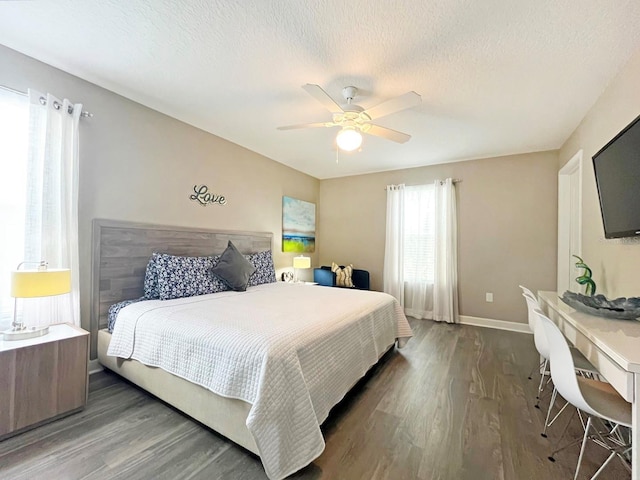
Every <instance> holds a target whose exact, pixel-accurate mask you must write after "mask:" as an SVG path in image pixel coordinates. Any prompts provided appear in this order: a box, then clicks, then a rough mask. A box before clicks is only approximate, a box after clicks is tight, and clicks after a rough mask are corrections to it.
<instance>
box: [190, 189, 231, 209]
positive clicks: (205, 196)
mask: <svg viewBox="0 0 640 480" xmlns="http://www.w3.org/2000/svg"><path fill="white" fill-rule="evenodd" d="M189 199H191V200H193V201H194V202H198V203H199V204H200V205H202V206H203V207H206V206H207V205H216V204H217V205H226V204H227V199H226V198H225V197H224V195H218V194H217V193H211V192H209V187H207V186H206V185H194V186H193V193H192V194H191V195H189Z"/></svg>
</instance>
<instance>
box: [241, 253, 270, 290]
mask: <svg viewBox="0 0 640 480" xmlns="http://www.w3.org/2000/svg"><path fill="white" fill-rule="evenodd" d="M246 257H247V260H249V261H250V262H251V265H253V266H254V267H256V271H255V272H253V275H251V276H250V277H249V283H248V284H247V287H254V286H256V285H262V284H263V283H274V282H275V281H276V270H275V268H274V266H273V257H272V256H271V250H265V251H264V252H258V253H252V254H251V255H246Z"/></svg>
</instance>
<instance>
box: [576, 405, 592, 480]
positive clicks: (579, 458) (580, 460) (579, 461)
mask: <svg viewBox="0 0 640 480" xmlns="http://www.w3.org/2000/svg"><path fill="white" fill-rule="evenodd" d="M590 429H591V417H589V419H588V420H587V427H586V428H585V429H584V437H583V438H582V447H580V456H579V457H578V465H576V474H575V475H574V476H573V480H578V473H579V472H580V466H581V465H582V457H584V450H585V448H586V447H587V439H588V438H589V430H590Z"/></svg>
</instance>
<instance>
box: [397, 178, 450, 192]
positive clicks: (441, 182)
mask: <svg viewBox="0 0 640 480" xmlns="http://www.w3.org/2000/svg"><path fill="white" fill-rule="evenodd" d="M435 181H439V182H440V183H442V182H443V181H444V180H434V182H435ZM452 182H453V183H460V182H462V179H460V178H454V179H453V180H452ZM391 186H392V187H395V186H397V185H391ZM408 186H409V187H410V186H411V185H408ZM387 187H389V185H387V186H386V187H384V189H385V190H387Z"/></svg>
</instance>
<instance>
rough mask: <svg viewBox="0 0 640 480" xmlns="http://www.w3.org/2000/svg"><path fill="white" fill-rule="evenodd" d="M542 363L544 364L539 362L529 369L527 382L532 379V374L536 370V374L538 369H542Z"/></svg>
mask: <svg viewBox="0 0 640 480" xmlns="http://www.w3.org/2000/svg"><path fill="white" fill-rule="evenodd" d="M543 363H544V362H540V363H538V364H536V366H535V367H533V368H532V369H531V371H530V372H529V376H528V377H527V378H528V379H529V380H531V379H532V378H533V372H535V371H536V370H537V371H538V372H539V371H540V369H541V368H542V364H543Z"/></svg>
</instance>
